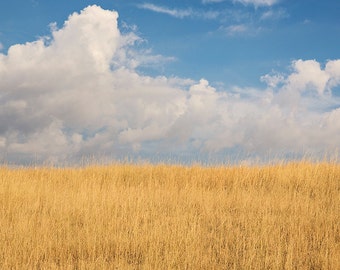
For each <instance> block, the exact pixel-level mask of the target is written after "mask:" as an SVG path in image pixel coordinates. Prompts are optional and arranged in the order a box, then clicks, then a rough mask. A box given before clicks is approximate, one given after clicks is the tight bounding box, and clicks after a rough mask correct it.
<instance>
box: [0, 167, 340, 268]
mask: <svg viewBox="0 0 340 270" xmlns="http://www.w3.org/2000/svg"><path fill="white" fill-rule="evenodd" d="M339 213H340V165H338V164H336V163H317V164H313V163H309V162H297V163H288V164H281V165H273V166H262V167H260V166H258V167H246V166H241V167H236V166H235V167H206V168H205V167H200V166H191V167H184V166H171V165H112V166H89V167H85V168H69V169H67V168H59V169H58V168H36V169H34V168H21V169H10V168H8V167H3V168H0V269H340V225H339V222H340V217H339Z"/></svg>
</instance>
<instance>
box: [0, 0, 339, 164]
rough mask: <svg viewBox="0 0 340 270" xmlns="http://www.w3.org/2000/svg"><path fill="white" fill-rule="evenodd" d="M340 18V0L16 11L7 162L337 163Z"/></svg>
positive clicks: (1, 139)
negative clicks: (324, 158) (328, 156)
mask: <svg viewBox="0 0 340 270" xmlns="http://www.w3.org/2000/svg"><path fill="white" fill-rule="evenodd" d="M339 11H340V2H339V1H335V0H332V1H331V0H326V1H316V0H309V1H292V0H225V1H223V0H202V1H145V2H144V1H122V0H118V1H76V0H75V1H65V0H60V1H51V0H44V1H39V0H27V1H23V0H21V1H19V0H10V1H9V0H8V1H6V0H5V1H3V2H2V4H1V9H0V106H1V107H2V108H1V110H0V121H1V122H0V124H1V128H0V150H1V153H2V154H1V155H2V159H3V160H7V161H9V162H13V163H23V162H26V163H27V162H28V163H29V162H42V161H46V160H50V161H51V162H71V161H77V160H79V159H80V157H84V156H92V157H98V158H100V157H105V158H107V159H109V160H110V159H116V158H124V157H126V156H129V157H132V158H137V159H138V158H142V159H144V158H145V159H152V158H154V157H157V158H158V159H169V157H171V158H174V159H175V160H179V161H188V160H195V157H200V158H199V159H200V160H204V159H210V160H224V159H225V160H230V159H234V158H235V156H237V159H239V160H241V161H247V160H251V159H261V158H263V157H268V156H271V155H273V156H274V157H279V156H281V155H282V156H284V157H287V156H291V155H297V156H303V155H311V156H320V155H323V154H324V153H325V152H327V151H328V152H329V151H330V150H332V151H333V152H334V149H337V147H338V146H340V141H339V139H338V138H337V134H338V133H340V123H339V121H340V120H339V117H340V110H339V109H338V108H339V107H340V102H339V96H340V88H339V85H340V75H339V74H340V70H339V69H340V64H339V63H340V60H339V59H340V55H339V54H340V51H339V48H340V20H339V15H338V14H339ZM72 14H73V15H72ZM65 21H68V22H67V23H65ZM93 29H96V30H93ZM19 44H21V45H19ZM91 63H92V64H91ZM45 80H47V81H48V84H47V81H46V82H45ZM94 99H96V101H94ZM89 103H91V105H89ZM56 104H57V105H56ZM57 108H59V110H58V109H57ZM88 108H91V112H92V113H89V112H88V111H87V109H88ZM268 114H269V115H268ZM269 135H272V136H271V137H270V138H268V136H269ZM39 138H40V139H39ZM56 141H57V142H58V143H57V144H55V143H54V142H56ZM53 144H54V146H52V145H53ZM336 151H337V150H335V152H336ZM157 158H156V159H157Z"/></svg>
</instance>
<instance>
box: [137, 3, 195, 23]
mask: <svg viewBox="0 0 340 270" xmlns="http://www.w3.org/2000/svg"><path fill="white" fill-rule="evenodd" d="M138 7H139V8H142V9H147V10H151V11H154V12H157V13H164V14H167V15H170V16H173V17H176V18H181V19H182V18H185V17H191V16H193V15H194V12H193V11H192V10H191V9H170V8H167V7H163V6H157V5H154V4H150V3H144V4H140V5H138Z"/></svg>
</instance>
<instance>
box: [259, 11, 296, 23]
mask: <svg viewBox="0 0 340 270" xmlns="http://www.w3.org/2000/svg"><path fill="white" fill-rule="evenodd" d="M287 17H289V15H288V13H287V11H286V10H285V9H282V8H280V9H278V10H274V9H270V10H267V11H265V12H263V13H262V15H261V17H260V20H262V21H264V20H280V19H283V18H287Z"/></svg>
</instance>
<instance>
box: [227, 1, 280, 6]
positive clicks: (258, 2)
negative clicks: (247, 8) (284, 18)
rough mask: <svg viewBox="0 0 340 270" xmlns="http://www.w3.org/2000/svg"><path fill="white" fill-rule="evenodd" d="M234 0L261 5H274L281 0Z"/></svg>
mask: <svg viewBox="0 0 340 270" xmlns="http://www.w3.org/2000/svg"><path fill="white" fill-rule="evenodd" d="M233 2H239V3H241V4H243V5H254V6H255V7H259V6H273V5H275V4H277V3H278V2H279V0H233Z"/></svg>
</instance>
